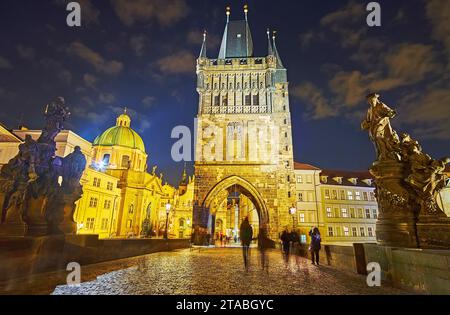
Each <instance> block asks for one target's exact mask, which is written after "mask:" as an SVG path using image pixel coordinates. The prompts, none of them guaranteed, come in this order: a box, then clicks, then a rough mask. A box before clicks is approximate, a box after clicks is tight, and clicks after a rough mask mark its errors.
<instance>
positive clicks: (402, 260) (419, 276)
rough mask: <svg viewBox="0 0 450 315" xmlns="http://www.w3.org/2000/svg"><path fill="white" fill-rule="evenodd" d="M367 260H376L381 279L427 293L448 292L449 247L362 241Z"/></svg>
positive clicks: (449, 283) (449, 280)
mask: <svg viewBox="0 0 450 315" xmlns="http://www.w3.org/2000/svg"><path fill="white" fill-rule="evenodd" d="M364 252H365V256H366V262H378V263H379V264H380V266H381V270H382V279H383V280H385V281H388V282H390V283H391V284H392V285H394V286H396V287H399V288H403V289H409V290H411V289H412V290H415V291H417V292H421V293H427V294H450V251H449V250H431V249H406V248H392V247H387V246H378V245H372V244H364Z"/></svg>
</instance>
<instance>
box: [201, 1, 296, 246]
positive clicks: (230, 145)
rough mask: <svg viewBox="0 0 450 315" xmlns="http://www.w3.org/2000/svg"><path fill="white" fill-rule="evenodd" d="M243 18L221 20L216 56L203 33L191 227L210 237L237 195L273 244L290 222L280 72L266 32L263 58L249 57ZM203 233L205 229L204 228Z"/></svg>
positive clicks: (289, 161)
mask: <svg viewBox="0 0 450 315" xmlns="http://www.w3.org/2000/svg"><path fill="white" fill-rule="evenodd" d="M247 12H248V10H247V8H246V7H245V8H244V13H245V19H244V20H238V21H230V10H229V8H227V23H226V27H225V31H224V34H223V39H222V44H221V47H220V52H219V56H218V58H208V57H207V52H206V43H207V40H206V37H207V36H206V32H205V34H204V40H203V45H202V48H201V52H200V56H199V58H198V60H197V91H198V93H199V106H198V116H197V124H196V144H195V154H196V159H195V160H196V161H195V178H196V180H195V188H194V222H193V223H194V226H196V227H197V228H200V229H201V230H202V231H204V232H205V231H208V232H209V233H211V235H213V236H214V227H215V213H216V211H217V209H218V207H220V205H221V204H223V202H224V200H226V198H227V196H228V194H230V193H233V192H239V193H241V194H244V195H245V196H246V197H248V198H249V199H250V200H251V201H252V202H253V204H254V205H255V207H256V208H257V210H258V214H259V220H260V226H264V225H265V224H266V225H267V227H268V229H269V234H270V236H271V237H272V238H273V239H276V238H277V237H278V233H279V232H280V231H282V230H283V229H284V228H285V227H286V226H292V224H293V220H294V218H293V217H292V216H291V214H290V212H289V211H290V209H291V208H292V207H293V206H294V204H295V178H294V161H293V148H292V130H291V115H290V111H289V91H288V81H287V71H286V69H285V68H284V66H283V64H282V62H281V59H280V56H279V54H278V50H277V47H276V42H275V33H273V36H271V34H270V32H269V30H267V40H268V53H267V55H266V56H264V57H254V56H253V40H252V35H251V32H250V27H249V24H248V19H247ZM206 229H207V230H206Z"/></svg>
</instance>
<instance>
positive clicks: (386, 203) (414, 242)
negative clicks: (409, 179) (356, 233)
mask: <svg viewBox="0 0 450 315" xmlns="http://www.w3.org/2000/svg"><path fill="white" fill-rule="evenodd" d="M406 171H407V169H406V168H405V165H404V164H402V163H400V162H397V161H383V162H375V163H374V164H373V166H372V167H371V168H370V172H371V173H372V175H373V176H374V177H375V180H376V187H377V191H376V193H377V200H378V209H379V216H378V221H377V228H376V235H377V241H378V243H379V244H380V245H383V246H393V247H397V246H398V247H410V248H411V247H413V248H416V247H418V239H417V231H416V222H417V219H416V218H417V215H416V213H418V211H419V206H418V205H417V204H416V203H415V202H414V201H413V200H411V199H410V197H409V195H410V192H409V191H408V188H407V187H405V183H404V179H405V176H406V175H405V174H406Z"/></svg>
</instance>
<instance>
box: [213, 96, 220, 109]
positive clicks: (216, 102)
mask: <svg viewBox="0 0 450 315" xmlns="http://www.w3.org/2000/svg"><path fill="white" fill-rule="evenodd" d="M219 105H220V96H219V95H216V96H214V106H219Z"/></svg>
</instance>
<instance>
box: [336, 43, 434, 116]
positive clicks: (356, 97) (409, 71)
mask: <svg viewBox="0 0 450 315" xmlns="http://www.w3.org/2000/svg"><path fill="white" fill-rule="evenodd" d="M381 60H382V62H381V63H380V64H379V65H377V67H376V69H375V70H374V71H371V72H368V73H365V74H364V73H362V72H361V71H359V70H353V71H338V72H337V73H336V74H335V75H334V76H333V78H332V79H331V80H330V81H329V87H330V89H331V90H332V91H333V92H334V93H335V94H336V95H337V96H338V100H339V101H340V102H341V103H343V106H347V107H354V106H357V105H358V104H359V103H360V102H362V101H363V100H364V99H365V96H366V95H367V94H368V93H371V92H383V91H389V90H392V89H395V88H398V87H403V86H411V85H414V84H416V83H419V82H421V81H423V80H424V79H426V78H427V77H428V76H436V75H438V74H439V72H440V68H441V67H440V65H439V63H438V62H437V61H436V56H435V54H434V53H433V47H432V46H428V45H423V44H410V43H401V44H398V45H396V46H394V47H393V48H392V49H391V50H390V51H388V52H387V53H386V56H385V57H384V59H381Z"/></svg>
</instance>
